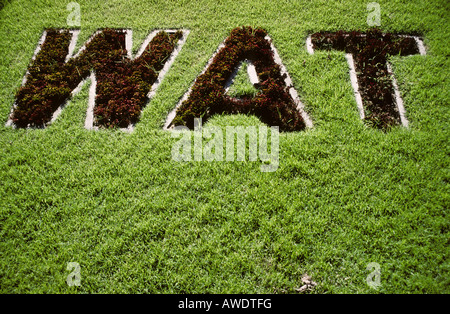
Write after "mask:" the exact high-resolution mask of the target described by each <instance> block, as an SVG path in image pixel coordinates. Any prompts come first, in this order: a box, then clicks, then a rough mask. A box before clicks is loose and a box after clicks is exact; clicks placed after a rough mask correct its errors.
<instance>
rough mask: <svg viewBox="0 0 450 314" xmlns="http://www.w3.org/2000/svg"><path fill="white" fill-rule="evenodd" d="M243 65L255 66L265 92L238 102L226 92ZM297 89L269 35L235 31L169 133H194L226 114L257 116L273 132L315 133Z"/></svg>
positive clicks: (168, 123)
mask: <svg viewBox="0 0 450 314" xmlns="http://www.w3.org/2000/svg"><path fill="white" fill-rule="evenodd" d="M243 61H248V62H250V63H252V64H253V66H254V68H255V70H256V74H257V76H258V80H259V82H258V83H256V84H254V86H255V87H256V88H257V89H259V91H260V92H259V93H258V94H257V95H256V96H254V97H252V98H250V97H244V98H232V97H230V96H228V95H227V93H226V86H227V85H228V84H229V83H230V80H232V79H233V74H235V73H236V72H237V69H238V68H239V66H240V64H241V63H242V62H243ZM291 84H292V83H291V81H290V78H289V75H288V73H287V72H286V70H285V68H284V66H283V65H282V64H281V61H280V58H279V56H278V53H277V52H276V50H275V48H274V46H273V45H272V43H271V41H270V39H269V37H268V36H267V33H266V31H264V30H263V29H260V28H255V29H253V28H251V27H242V28H235V29H234V30H232V32H231V34H230V36H229V37H228V38H227V39H226V40H225V42H224V43H223V45H221V47H219V50H218V52H217V53H216V54H215V55H214V56H213V57H212V58H211V60H210V62H209V64H208V65H207V68H206V70H205V71H204V72H203V73H202V74H201V75H200V76H199V77H198V78H197V80H196V81H195V83H194V84H193V86H192V88H191V90H190V91H189V92H188V93H187V94H186V95H185V96H184V97H183V99H182V100H181V101H180V103H179V104H178V106H177V108H176V109H175V112H172V113H171V114H170V115H169V117H168V119H167V121H166V125H165V128H170V127H172V126H176V125H185V126H187V127H189V128H190V129H192V128H193V126H194V118H198V117H202V119H203V121H204V122H206V121H207V120H208V119H209V118H210V117H211V116H213V115H214V114H224V113H225V114H237V113H243V114H251V115H255V116H256V117H258V118H259V119H260V120H261V121H262V122H264V123H266V124H268V125H270V126H279V128H280V130H282V131H299V130H303V129H304V128H305V127H311V126H312V125H311V122H310V120H309V118H308V116H307V114H306V112H304V110H303V104H302V103H301V102H300V100H299V99H298V95H297V93H296V92H295V89H294V88H293V87H292V86H291Z"/></svg>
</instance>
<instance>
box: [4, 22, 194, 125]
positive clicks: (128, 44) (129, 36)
mask: <svg viewBox="0 0 450 314" xmlns="http://www.w3.org/2000/svg"><path fill="white" fill-rule="evenodd" d="M59 31H60V32H62V31H64V30H63V29H61V30H59ZM102 31H103V30H97V31H96V32H94V34H92V35H91V36H90V37H89V39H88V40H87V41H86V42H85V43H84V44H83V46H82V47H81V48H80V49H79V50H78V52H77V54H76V55H74V56H73V53H74V51H75V46H76V43H77V41H78V36H79V34H80V30H69V33H71V34H72V38H71V41H70V44H69V51H68V53H67V56H66V59H65V62H68V61H69V60H70V59H72V58H76V57H78V56H79V55H80V54H81V52H82V51H83V50H85V49H86V45H87V44H88V43H89V42H91V41H92V39H93V38H94V37H95V36H96V35H98V34H99V33H101V32H102ZM123 31H125V49H126V50H127V54H128V57H129V58H130V59H131V60H135V59H136V58H138V57H140V56H141V55H142V53H143V52H144V51H145V48H146V47H147V45H148V44H149V43H150V42H151V41H152V39H153V38H154V37H155V36H156V35H157V34H158V33H159V32H160V31H165V32H167V33H168V34H174V33H176V32H177V31H178V30H176V29H166V30H164V29H156V30H153V31H152V32H151V33H150V34H149V35H148V36H147V37H146V38H145V40H144V41H143V43H142V44H141V47H140V48H139V50H138V52H137V53H136V55H135V56H134V57H133V55H132V48H133V32H132V30H131V29H123ZM180 31H181V32H182V33H183V36H182V38H181V39H180V40H179V41H178V43H177V45H176V47H175V49H174V51H172V53H171V55H170V57H169V59H168V60H167V61H166V62H165V64H164V67H163V68H162V69H161V71H160V72H159V74H158V77H157V78H156V81H155V82H154V83H153V85H152V86H151V88H150V91H149V92H148V94H147V98H148V101H147V102H149V101H150V100H151V98H152V97H153V96H154V95H155V93H156V90H157V88H158V87H159V85H160V84H161V81H162V79H163V78H164V76H165V75H166V73H167V72H168V71H169V69H170V67H171V66H172V64H173V62H174V61H175V58H176V57H177V55H178V54H179V53H180V51H181V48H182V46H183V45H184V44H185V43H186V40H187V37H188V35H189V33H190V32H189V30H187V29H180ZM46 37H47V31H44V32H43V34H42V36H41V38H40V39H39V42H38V45H37V47H36V49H35V51H34V54H33V57H32V59H31V62H33V61H34V60H35V59H36V56H37V54H38V53H39V51H40V50H41V47H42V44H43V43H44V42H45V38H46ZM28 75H29V72H28V70H27V72H26V73H25V76H24V77H23V80H22V86H24V85H25V83H26V81H27V77H28ZM88 80H91V86H90V88H89V99H88V107H87V110H86V119H85V123H84V127H85V128H86V129H88V130H98V127H97V126H94V107H95V96H96V88H97V80H96V77H95V72H94V71H91V74H90V76H89V77H88V78H86V79H84V80H82V81H81V82H80V84H78V86H77V87H76V88H75V89H74V90H73V91H72V92H71V97H73V96H74V95H76V94H77V93H79V92H80V91H81V88H82V87H83V85H84V84H85V83H86V82H87V81H88ZM68 101H69V100H68ZM66 104H67V101H66V102H65V103H64V104H62V105H61V106H59V107H58V109H57V110H56V111H55V112H54V113H53V115H52V118H51V120H50V122H48V123H47V124H46V125H45V126H48V125H51V124H52V123H53V122H54V121H55V120H56V119H57V118H58V116H59V115H60V114H61V112H62V110H63V109H64V107H65V106H66ZM16 107H17V105H16V103H15V102H14V104H13V107H12V109H11V112H10V115H9V118H8V121H7V122H6V124H5V126H7V127H13V128H15V125H14V123H13V121H12V119H11V116H12V114H13V112H14V109H15V108H16ZM134 126H135V125H134V124H130V125H129V126H128V127H127V128H120V129H121V130H122V131H125V132H132V131H133V130H134Z"/></svg>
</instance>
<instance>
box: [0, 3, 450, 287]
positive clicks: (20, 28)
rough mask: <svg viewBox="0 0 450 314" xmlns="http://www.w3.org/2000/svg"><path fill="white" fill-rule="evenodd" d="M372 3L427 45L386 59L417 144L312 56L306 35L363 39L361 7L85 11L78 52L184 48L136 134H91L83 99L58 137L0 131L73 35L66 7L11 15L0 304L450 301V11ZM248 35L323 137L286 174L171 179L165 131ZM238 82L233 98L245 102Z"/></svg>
mask: <svg viewBox="0 0 450 314" xmlns="http://www.w3.org/2000/svg"><path fill="white" fill-rule="evenodd" d="M378 2H379V3H380V6H381V26H380V28H381V29H382V30H383V31H385V32H401V33H418V34H421V35H422V36H423V38H424V43H425V45H426V47H427V49H428V51H427V55H426V56H420V55H414V56H409V57H398V56H393V57H391V59H390V61H391V63H392V66H393V69H394V73H395V76H396V78H397V81H398V83H399V88H400V90H401V93H402V97H403V100H404V105H405V109H406V115H407V118H408V120H409V122H410V127H409V128H404V127H396V128H393V129H392V130H390V131H388V132H382V131H379V130H376V129H373V128H370V127H368V126H366V125H365V124H364V123H363V122H362V121H361V120H360V119H359V113H358V109H357V106H356V101H355V99H354V94H353V90H352V87H351V83H350V79H349V74H348V65H347V63H346V60H345V56H344V54H343V53H342V52H338V51H332V52H325V51H317V52H316V53H315V54H314V55H309V54H308V53H307V51H306V48H305V39H306V37H307V36H308V35H309V34H311V33H313V32H318V31H336V30H340V29H342V30H345V31H352V30H358V29H361V30H367V29H368V27H369V26H368V25H367V22H366V19H367V9H366V7H367V2H366V1H349V0H347V1H335V2H333V1H331V2H330V1H325V0H323V1H322V0H312V1H294V0H280V1H273V0H261V1H247V0H241V1H234V0H222V1H211V0H204V1H175V0H174V1H162V0H161V1H157V0H153V1H138V0H135V1H134V0H116V1H115V0H109V1H88V0H86V1H82V0H79V1H78V3H79V4H80V7H81V27H80V29H81V34H80V38H79V40H78V46H77V47H78V48H79V47H81V45H82V44H83V43H84V42H85V41H86V40H87V39H88V38H89V36H90V35H91V34H92V33H93V32H94V31H95V30H97V29H98V28H105V27H111V28H131V29H133V49H134V50H135V51H137V50H138V49H139V47H140V45H141V43H142V41H143V40H144V38H145V37H146V36H147V34H148V33H150V32H151V31H152V30H154V29H163V28H170V29H173V28H184V29H188V30H190V35H189V37H188V39H187V42H186V44H185V45H184V47H183V49H182V51H181V53H180V54H179V55H178V57H177V58H176V60H175V62H174V64H173V65H172V68H171V69H170V71H169V72H168V73H167V75H166V76H165V78H164V80H163V81H162V84H161V85H160V86H159V89H158V91H157V93H156V95H155V97H154V98H153V99H152V100H151V101H150V103H149V104H148V105H147V106H146V107H145V109H144V110H143V112H142V115H141V119H140V122H139V123H138V124H137V125H136V128H135V130H134V131H133V132H132V133H125V132H123V131H120V130H100V131H89V130H86V129H84V120H85V115H86V108H87V98H88V90H89V83H87V84H85V85H84V87H83V88H82V91H81V92H80V93H79V94H77V95H76V96H75V97H73V98H72V100H71V101H70V102H69V103H68V104H67V106H66V107H65V109H64V110H63V112H62V114H61V115H60V116H59V117H58V119H57V120H56V121H55V122H54V123H53V124H52V125H51V126H49V127H48V128H46V129H33V130H32V129H12V128H10V127H5V126H4V125H5V123H6V121H7V119H8V115H9V113H10V110H11V107H12V105H13V103H14V94H15V91H16V90H17V89H18V87H19V86H20V84H21V82H22V78H23V75H24V74H25V72H26V69H27V66H28V64H29V62H30V60H31V57H32V56H33V53H34V50H35V48H36V45H37V43H38V41H39V38H40V37H41V35H42V32H43V30H44V29H45V28H48V27H56V28H67V27H68V26H67V16H68V14H69V13H70V12H69V11H67V9H66V7H67V4H68V3H69V1H50V0H33V1H30V0H11V1H3V3H4V6H3V8H2V9H1V10H0V80H1V89H0V118H1V119H0V122H1V123H0V237H1V241H0V292H1V293H86V292H87V293H145V292H148V293H296V291H295V288H298V287H300V286H301V285H302V283H301V277H302V275H303V274H304V273H308V274H309V275H311V276H312V279H313V280H314V281H315V282H317V286H316V287H314V289H313V290H312V291H311V293H379V292H381V293H449V292H450V289H449V286H450V285H449V284H450V280H449V279H450V277H449V213H448V207H449V186H448V181H449V160H450V158H449V153H450V145H449V140H448V138H449V135H450V134H449V129H448V122H449V110H448V108H449V101H450V97H449V90H450V88H449V83H450V78H449V68H450V61H449V55H450V45H449V37H450V26H449V25H450V19H449V17H450V15H449V12H450V4H449V2H448V1H418V0H416V1H378ZM0 7H2V6H1V5H0ZM242 25H249V26H254V27H257V26H259V27H262V28H264V29H266V30H267V31H268V33H269V35H270V37H271V38H272V39H273V43H274V45H275V46H276V48H277V50H278V52H279V54H280V56H281V59H282V60H283V63H284V65H285V66H286V68H287V70H288V71H289V74H290V76H291V78H292V80H293V82H294V86H295V87H296V89H297V91H298V92H299V95H300V98H301V100H302V102H303V103H304V104H305V108H306V110H307V112H308V114H309V115H310V117H311V119H312V121H313V123H314V127H313V128H312V129H311V130H307V131H302V132H293V133H282V134H281V135H280V156H279V159H280V165H279V168H278V170H277V171H275V172H268V173H267V172H266V173H265V172H261V171H260V166H261V161H255V162H253V161H247V162H241V161H235V162H225V161H224V162H207V161H201V162H199V161H192V162H176V161H174V160H172V156H171V149H172V145H173V144H174V143H175V142H176V141H177V139H174V138H171V136H170V133H169V132H167V131H164V130H162V126H163V124H164V121H165V119H166V116H167V114H168V112H170V111H171V110H172V109H173V108H174V107H175V106H176V104H177V102H178V100H179V99H180V97H182V96H183V94H184V93H185V92H186V91H187V90H188V89H189V87H190V86H191V84H192V83H193V82H194V80H195V78H196V76H197V75H198V74H200V73H201V71H202V70H203V68H204V66H205V64H206V63H207V61H208V59H209V58H210V57H211V56H212V54H213V53H214V51H215V50H216V49H217V47H218V46H219V44H220V43H221V42H222V41H223V40H224V39H225V38H226V36H228V34H229V32H230V31H231V30H232V29H233V28H235V27H238V26H242ZM237 81H238V82H239V81H242V86H241V87H239V86H238V87H236V90H233V93H237V94H239V91H242V90H244V91H245V90H247V91H248V90H249V89H250V90H251V88H249V86H248V85H245V84H247V83H246V82H245V80H241V78H239V79H238V80H237ZM237 84H238V83H237ZM208 123H209V124H211V125H212V124H215V125H220V126H223V127H224V128H225V126H227V125H262V124H261V122H259V121H258V119H256V118H255V117H247V116H243V115H237V116H216V117H214V118H212V119H211V120H210V121H209V122H208ZM69 262H77V263H79V264H80V274H81V286H79V287H76V286H72V287H70V286H68V285H67V283H66V279H67V277H68V275H69V273H70V271H69V270H67V269H66V267H67V264H68V263H69ZM372 262H375V263H378V264H379V265H380V271H381V277H380V283H381V286H380V287H379V288H378V289H377V290H375V289H373V288H371V287H370V286H369V285H368V284H367V283H366V278H367V277H368V276H369V274H370V273H371V270H367V269H366V267H367V265H368V264H369V263H372Z"/></svg>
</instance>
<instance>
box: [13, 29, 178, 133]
mask: <svg viewBox="0 0 450 314" xmlns="http://www.w3.org/2000/svg"><path fill="white" fill-rule="evenodd" d="M73 34H74V32H73V31H68V30H56V29H48V30H46V31H45V32H44V35H43V39H41V42H42V45H41V46H40V47H38V49H39V48H40V50H39V52H38V53H37V54H36V56H35V58H34V59H33V61H32V63H31V65H30V66H29V67H28V72H27V75H26V77H25V79H24V80H26V81H25V83H24V84H23V85H22V86H21V87H20V88H19V90H18V91H17V93H16V101H15V105H14V109H13V113H12V115H11V117H10V119H11V121H12V123H13V124H14V125H15V126H16V127H44V126H46V125H47V124H48V123H49V122H50V121H51V119H52V116H53V114H54V113H55V111H57V109H58V108H60V107H61V106H62V105H63V104H64V103H65V102H66V101H67V100H68V99H69V97H70V96H71V93H72V91H74V89H75V88H76V87H77V86H78V85H79V84H80V83H81V82H82V81H83V80H84V79H86V78H87V77H88V76H89V74H90V72H91V71H93V72H94V73H95V77H96V84H97V85H96V97H95V107H94V118H95V119H94V120H95V121H94V122H93V123H94V124H95V125H97V126H102V127H116V126H117V127H129V126H130V125H131V124H133V123H135V122H136V121H137V120H138V118H139V115H140V112H141V110H142V108H143V107H144V105H145V104H146V102H147V101H148V94H149V92H150V90H151V88H152V84H153V83H154V82H155V81H156V80H157V78H158V73H159V72H160V71H161V69H162V68H163V66H164V65H165V63H166V62H167V60H168V59H169V57H170V56H171V54H172V53H173V51H174V49H175V46H176V44H177V42H179V40H180V38H181V37H182V36H183V33H182V32H181V31H176V32H173V33H171V34H169V33H167V32H165V31H160V32H158V33H157V34H156V35H155V36H154V37H153V39H152V40H151V41H150V42H149V44H148V45H147V46H146V47H145V49H144V50H143V52H142V53H141V54H140V55H139V56H136V58H134V59H131V58H130V56H131V53H129V52H128V51H127V49H126V36H127V30H115V29H104V30H101V31H99V32H97V33H96V34H95V35H94V36H93V37H92V38H91V40H90V41H88V42H87V43H86V44H85V46H84V47H83V48H82V49H80V51H79V53H78V55H77V56H75V57H72V56H71V55H70V53H69V48H70V46H71V45H74V43H75V41H74V40H72V36H74V35H73ZM129 49H131V47H129Z"/></svg>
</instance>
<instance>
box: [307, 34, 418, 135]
mask: <svg viewBox="0 0 450 314" xmlns="http://www.w3.org/2000/svg"><path fill="white" fill-rule="evenodd" d="M309 40H310V42H308V43H307V45H310V47H309V51H310V53H313V49H323V50H331V49H336V50H341V51H345V52H346V53H347V54H348V55H349V58H348V60H349V64H350V67H351V69H352V67H353V63H354V67H355V68H356V71H355V72H356V76H357V84H356V85H357V88H356V89H357V90H356V91H355V93H357V95H358V96H359V95H360V97H361V99H362V100H360V101H361V102H362V104H361V107H363V108H360V111H361V112H360V115H361V118H363V119H365V120H366V121H368V122H369V124H371V125H373V126H375V127H377V128H379V129H383V130H386V129H388V128H389V127H391V126H393V125H398V124H403V125H404V126H407V120H406V118H405V117H404V108H403V102H402V100H401V98H400V95H399V92H398V90H395V89H396V81H395V79H394V78H393V77H392V79H391V76H392V73H391V70H390V65H389V63H388V60H387V58H388V56H389V55H400V56H408V55H413V54H418V53H420V54H422V55H423V54H425V48H424V47H423V44H422V42H421V40H420V39H419V38H418V37H414V36H406V35H394V34H390V33H386V34H383V33H381V31H380V30H378V29H371V30H369V31H368V32H367V33H361V32H359V31H354V32H343V31H338V32H333V33H332V32H319V33H315V34H312V35H311V37H310V39H309ZM311 46H312V47H311ZM351 72H352V71H351ZM357 102H358V97H357Z"/></svg>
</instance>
